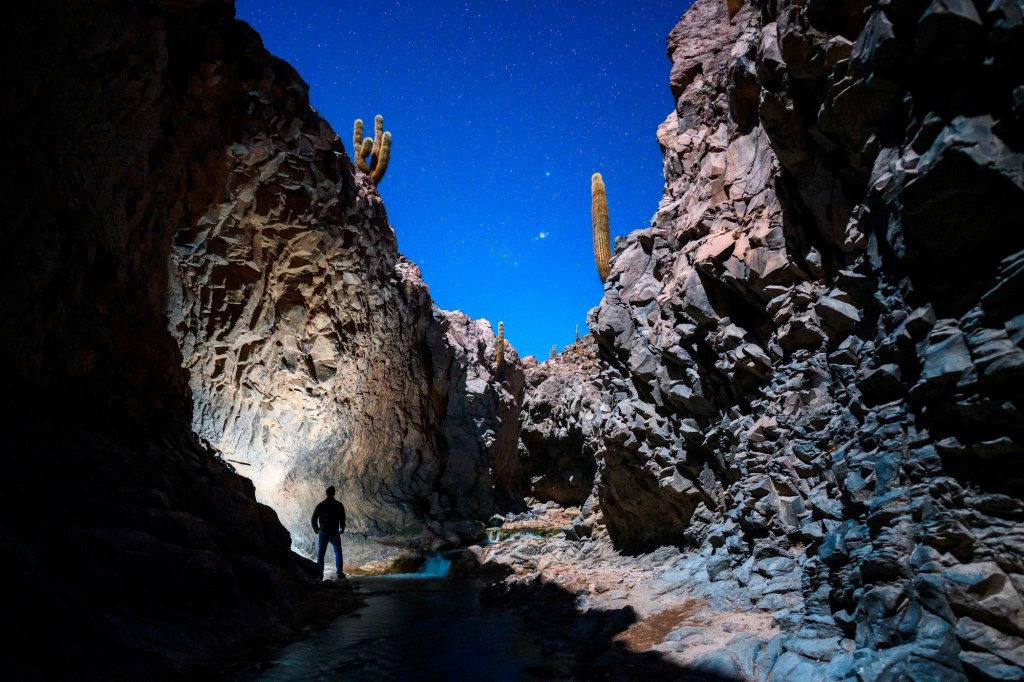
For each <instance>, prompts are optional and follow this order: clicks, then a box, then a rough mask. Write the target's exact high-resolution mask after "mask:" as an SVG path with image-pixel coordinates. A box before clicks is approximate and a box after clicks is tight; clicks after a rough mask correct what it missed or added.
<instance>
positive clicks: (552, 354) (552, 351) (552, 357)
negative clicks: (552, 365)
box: [548, 346, 558, 360]
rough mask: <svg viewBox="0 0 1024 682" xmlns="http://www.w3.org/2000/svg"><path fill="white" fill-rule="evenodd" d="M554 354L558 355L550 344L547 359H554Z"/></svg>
mask: <svg viewBox="0 0 1024 682" xmlns="http://www.w3.org/2000/svg"><path fill="white" fill-rule="evenodd" d="M556 355H558V351H557V350H555V347H554V346H551V355H549V356H548V360H554V359H555V356H556Z"/></svg>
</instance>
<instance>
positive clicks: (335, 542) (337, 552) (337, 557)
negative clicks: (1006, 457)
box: [331, 535, 345, 578]
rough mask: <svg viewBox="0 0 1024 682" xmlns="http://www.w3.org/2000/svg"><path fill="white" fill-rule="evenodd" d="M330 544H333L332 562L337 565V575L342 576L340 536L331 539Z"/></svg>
mask: <svg viewBox="0 0 1024 682" xmlns="http://www.w3.org/2000/svg"><path fill="white" fill-rule="evenodd" d="M331 544H332V545H333V546H334V563H335V565H336V566H337V567H338V577H339V578H343V577H344V576H345V571H344V570H342V563H341V536H340V535H339V536H338V537H336V538H332V539H331Z"/></svg>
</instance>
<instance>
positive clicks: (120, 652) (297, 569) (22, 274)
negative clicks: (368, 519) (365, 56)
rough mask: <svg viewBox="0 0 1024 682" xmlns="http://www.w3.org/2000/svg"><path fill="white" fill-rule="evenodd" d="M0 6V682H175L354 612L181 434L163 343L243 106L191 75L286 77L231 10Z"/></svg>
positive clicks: (285, 100) (261, 510) (186, 417)
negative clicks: (172, 273)
mask: <svg viewBox="0 0 1024 682" xmlns="http://www.w3.org/2000/svg"><path fill="white" fill-rule="evenodd" d="M8 9H9V11H8V12H7V15H6V20H7V22H8V23H7V26H8V27H9V28H10V29H11V30H10V31H9V34H10V35H8V37H7V39H6V40H5V41H4V42H3V44H2V45H0V59H2V61H3V63H4V64H5V68H4V74H3V77H2V79H3V81H2V82H3V92H4V106H3V107H2V110H0V127H2V130H3V131H4V134H3V136H0V137H2V141H0V145H2V152H3V153H2V154H0V164H2V167H3V172H2V177H3V178H4V191H3V192H2V193H0V207H2V209H0V210H2V213H3V215H4V216H5V219H4V221H3V223H2V226H0V230H2V234H3V239H4V241H5V243H6V244H7V246H8V248H9V249H10V251H9V254H10V258H9V259H8V262H7V265H6V266H5V267H4V268H3V271H2V273H0V288H2V289H3V291H4V295H3V297H2V299H0V306H2V319H3V324H2V325H0V362H2V363H3V364H2V366H3V374H4V377H5V380H6V388H7V392H8V393H7V398H8V400H7V401H6V403H5V404H6V406H7V407H6V408H5V410H4V414H3V421H2V425H3V433H4V439H5V445H4V458H3V460H4V480H5V482H6V484H5V485H4V486H3V490H2V491H0V556H2V558H3V560H2V561H0V585H2V590H3V594H4V609H5V621H6V623H7V625H8V627H7V628H6V630H5V633H6V634H5V636H4V640H3V642H2V643H0V676H2V677H4V679H62V678H66V677H67V676H69V675H74V676H76V677H81V678H83V679H110V678H111V676H116V677H119V678H125V679H128V678H131V679H173V678H177V677H190V676H191V675H192V674H193V673H192V668H193V667H194V666H197V665H200V666H202V665H210V664H211V663H212V662H213V661H215V660H216V659H217V658H218V657H219V656H222V655H224V654H226V653H229V652H232V653H233V652H235V651H237V650H238V649H239V648H242V647H247V646H257V645H263V644H266V643H268V642H270V641H273V640H276V639H280V638H282V637H285V636H289V635H291V636H294V635H295V634H296V633H297V632H298V631H299V630H300V629H301V627H302V626H303V625H305V624H307V623H309V622H310V620H311V619H313V618H315V617H321V616H325V615H329V614H331V613H332V612H333V613H337V612H338V611H339V609H341V608H344V607H351V606H354V604H355V603H356V600H355V599H353V598H351V597H350V596H346V594H345V593H342V592H340V591H339V589H338V588H336V587H331V586H323V587H318V586H317V585H316V584H315V582H314V577H313V572H314V570H315V569H314V567H313V566H312V565H311V564H310V563H309V562H308V561H305V560H303V559H301V558H299V557H298V556H296V555H294V554H292V553H291V552H290V551H289V539H288V533H287V531H286V530H285V528H284V527H283V526H282V525H281V524H280V522H279V521H278V519H277V516H276V514H275V513H274V511H273V510H271V509H270V508H269V507H266V506H264V505H262V504H259V503H257V501H256V498H255V495H254V491H253V487H252V485H251V484H250V483H249V482H248V481H246V480H245V479H244V478H242V477H240V476H238V475H237V474H235V473H233V472H232V471H231V470H230V468H229V467H228V466H226V465H225V463H224V461H223V460H222V459H221V458H220V457H219V456H218V455H217V453H215V452H213V451H211V450H209V449H207V448H206V447H204V446H203V445H201V444H200V443H199V442H198V441H197V440H196V439H195V437H194V436H193V433H192V429H191V399H190V394H189V388H188V376H187V374H186V373H185V372H184V371H183V370H182V367H181V363H182V357H181V353H180V351H179V349H178V345H177V343H176V341H175V339H174V338H173V337H172V335H171V334H169V333H168V332H167V318H166V316H165V310H166V308H167V294H168V277H167V263H168V258H169V256H170V253H171V242H172V237H173V235H174V233H175V232H176V231H177V230H179V229H180V228H181V227H182V226H183V225H190V224H195V223H197V222H199V221H201V220H202V218H203V217H204V216H205V215H206V214H207V210H206V209H207V207H208V206H211V205H216V204H219V203H220V202H223V201H225V200H226V198H227V195H228V194H229V192H230V191H231V188H230V186H229V184H228V180H229V177H230V174H229V172H228V170H229V169H228V166H227V163H226V159H228V158H230V149H231V148H232V144H233V140H234V139H236V136H237V135H239V131H240V128H241V127H243V126H244V122H243V121H241V120H239V119H237V118H236V114H237V112H239V111H241V110H245V109H246V108H247V107H248V106H249V103H250V98H249V96H247V95H246V94H245V93H244V92H238V91H237V90H234V89H231V88H227V87H224V85H225V84H224V83H223V82H218V81H217V80H216V79H213V80H211V79H209V78H207V77H205V76H204V74H208V73H209V72H210V70H211V69H212V68H213V66H214V65H215V64H230V65H232V66H231V68H237V69H244V70H246V71H247V72H248V73H251V74H253V78H255V79H256V80H257V81H258V80H259V79H260V78H261V76H260V74H266V73H268V72H272V71H273V69H275V68H277V69H283V68H285V67H283V66H282V65H281V64H280V63H279V62H276V61H275V60H273V58H271V57H270V56H269V55H268V54H267V53H266V52H265V51H263V49H262V47H261V45H260V41H259V38H258V36H256V35H255V33H253V32H252V31H251V30H250V29H249V28H248V27H246V26H245V25H244V24H241V23H239V22H236V21H234V20H233V6H232V5H231V4H230V3H223V2H189V1H181V2H177V1H173V0H171V1H168V2H146V3H136V2H109V3H100V4H97V3H92V2H75V1H68V2H50V1H47V0H44V1H43V2H38V3H31V4H22V5H17V6H12V7H10V8H8ZM261 96H263V97H265V98H268V99H269V98H273V99H274V102H275V106H276V107H280V108H281V109H286V108H288V107H293V108H295V107H299V106H300V105H305V100H304V98H303V96H302V94H301V93H299V92H296V91H294V90H290V91H289V90H285V89H279V90H274V89H273V88H272V86H271V85H268V86H267V88H266V89H265V91H264V92H263V94H262V95H261ZM253 99H255V96H253Z"/></svg>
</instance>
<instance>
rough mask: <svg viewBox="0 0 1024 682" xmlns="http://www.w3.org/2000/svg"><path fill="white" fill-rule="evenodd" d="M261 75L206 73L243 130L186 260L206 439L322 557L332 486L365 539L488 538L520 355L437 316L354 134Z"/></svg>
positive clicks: (187, 338) (183, 242) (197, 419)
mask: <svg viewBox="0 0 1024 682" xmlns="http://www.w3.org/2000/svg"><path fill="white" fill-rule="evenodd" d="M253 73H255V71H254V70H252V69H247V68H245V65H244V64H243V65H235V64H225V63H223V62H214V63H211V64H208V65H207V66H206V68H205V69H204V72H203V73H202V79H203V83H205V84H206V85H205V86H203V87H208V88H213V89H216V91H218V92H222V91H230V92H233V93H234V94H235V100H234V102H235V104H236V105H237V107H238V110H237V111H235V112H234V116H235V118H236V119H237V121H238V124H237V132H236V134H234V135H232V136H231V144H230V146H228V147H226V148H225V157H224V158H223V159H221V160H220V162H221V163H222V164H223V165H224V172H225V173H226V177H225V178H224V187H225V188H226V189H225V192H224V195H223V197H222V198H220V199H219V200H218V201H216V202H212V203H210V204H208V205H207V206H205V207H204V213H203V214H202V215H201V216H199V217H198V219H197V220H195V221H194V222H191V223H185V224H182V226H181V227H180V228H179V230H178V231H177V233H176V234H175V237H174V248H173V251H172V254H171V271H172V272H171V277H170V279H171V282H170V287H171V295H170V299H169V302H168V313H169V317H170V323H171V329H172V331H173V332H174V334H175V337H176V338H177V339H178V341H179V343H180V345H181V348H182V353H183V355H184V361H185V365H186V367H187V368H188V369H189V372H190V377H191V381H190V384H191V387H192V394H193V398H194V402H195V406H194V412H193V426H194V428H195V431H196V433H197V434H199V435H200V436H202V437H203V438H205V439H207V440H209V442H210V443H212V444H213V445H214V446H215V447H216V448H217V449H219V450H220V451H222V452H223V453H224V456H225V457H226V458H228V459H229V460H231V461H233V462H237V463H239V464H240V465H242V468H241V471H242V473H244V474H245V475H246V476H248V477H250V478H251V479H252V480H253V481H254V483H255V485H256V493H257V495H258V496H259V498H260V500H262V501H263V502H265V503H267V504H270V505H271V506H273V507H274V509H276V510H277V512H278V513H279V514H280V515H281V517H282V521H283V522H284V524H285V526H286V527H287V528H288V530H289V531H290V532H291V534H292V539H293V542H294V543H295V545H296V546H297V547H299V548H301V549H302V550H305V551H307V552H309V551H310V550H311V548H312V544H313V542H314V538H313V536H312V533H311V529H310V526H309V514H310V510H311V509H312V508H313V506H314V505H315V504H316V503H317V502H318V501H319V500H320V499H322V497H323V489H324V488H325V487H326V486H327V485H329V484H335V485H337V486H338V491H339V497H340V499H341V500H342V501H343V502H344V503H345V504H346V507H347V509H348V512H349V526H348V528H349V530H350V531H351V532H353V533H356V534H362V535H364V536H370V537H382V538H389V539H388V542H396V543H398V544H401V545H410V544H416V545H432V544H437V543H438V542H459V540H460V539H467V538H471V537H474V536H475V535H476V534H477V533H478V532H479V531H480V530H481V529H482V525H481V524H480V523H479V519H480V518H484V519H486V518H487V517H488V516H489V515H490V514H492V513H494V511H495V510H496V503H497V501H498V500H497V499H496V496H495V494H494V492H493V491H494V490H495V489H496V488H497V489H498V490H499V491H500V490H502V489H504V488H505V487H507V484H506V483H504V482H503V481H502V475H503V472H505V471H506V470H509V467H513V466H514V464H515V461H516V440H517V435H518V433H517V416H518V410H519V407H518V405H519V403H520V402H521V400H522V397H521V394H522V376H521V374H522V373H521V370H520V369H519V366H518V357H517V356H516V355H515V353H514V351H513V352H512V353H510V354H509V361H508V362H507V363H505V366H504V367H503V368H500V369H499V368H496V367H495V366H494V351H495V348H494V343H495V336H494V333H493V331H492V330H491V328H490V326H489V325H488V324H487V323H486V322H484V323H478V322H474V321H471V320H469V318H467V317H465V316H462V315H460V314H456V313H445V312H443V311H440V310H438V309H437V308H435V307H434V306H433V303H432V301H431V298H430V293H429V290H428V289H427V287H426V285H424V283H423V281H422V280H421V278H420V273H419V268H417V267H416V266H415V265H413V264H412V263H409V262H408V261H405V260H404V259H402V258H401V256H400V255H399V254H398V249H397V246H396V242H395V235H394V232H393V231H392V229H391V227H390V226H389V225H388V222H387V216H386V214H385V210H384V205H383V204H382V203H381V200H380V196H379V195H378V194H377V192H376V189H375V187H374V185H373V183H372V182H371V181H370V179H369V177H368V176H367V175H365V174H363V173H361V172H357V171H356V170H355V168H354V166H353V165H352V163H351V161H350V159H349V158H348V157H347V156H346V155H345V153H344V150H343V149H342V146H341V142H340V141H339V139H338V137H337V135H336V134H335V133H334V132H333V131H332V130H331V128H330V127H329V126H328V125H327V124H326V123H325V122H324V121H323V120H322V119H320V118H319V117H318V116H317V115H316V113H315V112H314V111H313V110H312V109H309V108H308V105H306V106H297V107H294V108H291V109H285V110H282V109H281V108H280V104H279V102H280V97H279V95H278V94H277V93H278V92H284V93H287V92H294V93H296V96H298V97H300V98H301V100H302V101H303V103H304V102H305V96H306V95H305V93H306V86H305V84H304V83H302V81H301V80H300V79H299V77H298V76H297V75H296V74H295V73H294V72H293V71H291V69H289V68H288V67H287V65H284V64H283V63H280V62H278V63H276V66H275V68H273V69H270V70H267V69H261V70H260V72H259V74H257V75H258V76H259V78H255V77H253V75H252V74H253ZM510 429H511V431H510ZM507 497H508V496H507V495H503V494H502V493H501V492H499V493H498V495H497V498H499V499H500V501H503V502H504V501H507ZM353 548H354V547H353ZM357 556H358V555H357V554H351V553H350V555H349V558H350V559H352V560H353V562H355V563H358V560H357Z"/></svg>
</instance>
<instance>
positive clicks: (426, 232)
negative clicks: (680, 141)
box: [237, 0, 691, 360]
mask: <svg viewBox="0 0 1024 682" xmlns="http://www.w3.org/2000/svg"><path fill="white" fill-rule="evenodd" d="M690 2H691V0H674V1H671V2H669V1H665V0H630V1H629V2H626V1H623V0H587V1H586V2H583V1H581V0H549V1H548V2H526V1H525V0H524V1H515V0H506V1H501V0H488V1H482V0H474V1H472V2H450V1H448V0H433V1H423V0H416V1H415V2H414V1H411V0H409V1H405V2H402V1H399V0H392V1H390V2H387V1H384V0H380V1H374V2H358V3H342V2H339V1H338V0H295V1H292V2H259V1H256V0H239V1H238V3H237V11H238V17H239V18H240V19H242V20H244V21H247V22H248V23H249V24H251V25H252V26H253V27H254V28H255V29H256V30H257V31H259V33H260V34H261V35H262V36H263V40H264V43H265V44H266V46H267V48H268V49H269V50H270V51H271V52H272V53H274V54H276V55H277V56H279V57H281V58H283V59H285V60H287V61H288V62H290V63H291V64H292V66H294V67H295V68H296V69H297V70H298V72H299V73H300V74H301V75H302V77H303V78H304V79H305V80H306V82H307V83H309V85H310V100H311V102H312V104H313V106H314V107H315V108H316V109H317V111H319V112H320V114H321V115H322V116H323V117H324V118H325V119H327V121H328V122H330V124H331V125H332V126H333V127H334V129H335V131H336V132H337V133H338V134H339V135H340V137H341V139H342V142H343V143H344V145H345V149H346V150H347V151H348V152H349V154H350V155H351V153H352V150H351V149H350V147H351V140H352V121H353V120H354V119H356V118H362V119H363V121H364V122H365V124H366V128H367V130H368V131H370V134H372V129H373V117H374V115H376V114H382V115H383V116H384V128H385V130H389V131H391V134H392V137H393V141H392V147H391V163H390V166H389V168H388V171H387V175H386V176H385V177H384V179H383V180H382V181H381V183H380V187H379V190H380V193H381V196H382V197H383V199H384V203H385V205H386V207H387V211H388V219H389V221H390V222H391V224H392V225H393V226H394V228H395V232H396V234H397V235H398V246H399V249H400V250H401V251H402V253H403V254H404V255H405V256H406V257H408V258H409V259H411V260H413V261H415V262H416V263H418V264H419V265H420V268H421V269H422V270H423V278H424V280H425V281H426V283H427V284H428V285H429V286H430V290H431V293H432V294H433V297H434V301H435V302H436V303H437V304H438V305H439V306H441V307H442V308H448V309H458V310H462V311H463V312H466V313H468V314H470V315H472V316H473V317H483V318H486V319H488V320H490V322H491V324H492V325H493V326H494V327H495V331H497V325H498V320H504V322H505V335H506V337H507V338H508V339H509V341H510V342H511V343H512V345H513V346H515V348H516V350H518V351H519V353H520V354H521V355H524V356H525V355H531V354H533V355H536V356H537V357H538V359H540V360H544V359H547V357H548V354H549V353H550V350H551V346H552V345H556V346H557V347H558V350H561V349H562V348H563V347H564V346H566V345H568V344H570V343H572V341H573V340H574V334H575V328H576V325H577V324H578V325H579V329H580V334H581V335H582V334H584V333H586V316H587V311H588V310H589V309H590V308H592V307H594V306H595V305H597V304H598V303H599V302H600V300H601V295H602V285H601V282H600V280H599V279H598V276H597V270H596V268H595V266H594V260H593V248H592V246H591V236H590V230H591V228H590V176H591V174H593V173H594V172H595V171H596V172H600V173H601V174H602V175H603V176H604V181H605V184H606V185H607V188H608V206H609V209H608V212H609V215H610V217H611V231H612V240H613V242H614V239H615V237H616V236H617V235H624V234H627V233H629V232H631V231H632V230H635V229H638V228H642V227H647V226H648V225H649V224H650V219H651V216H652V215H653V214H654V212H655V210H656V209H657V207H658V200H659V199H660V198H661V191H662V184H663V176H662V168H661V154H660V152H659V150H658V144H657V141H656V138H655V131H656V130H657V127H658V124H660V123H661V122H662V121H663V120H664V119H665V117H666V116H667V115H668V113H669V112H670V111H671V110H672V106H673V102H672V96H671V94H670V92H669V87H668V74H669V69H670V67H671V64H670V62H669V60H668V59H667V58H666V56H665V38H666V36H667V35H668V33H669V31H670V30H671V29H672V27H673V26H674V25H675V24H676V22H677V21H678V20H679V18H680V17H681V16H682V14H683V12H684V11H685V10H686V8H687V7H688V6H689V5H690Z"/></svg>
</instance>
